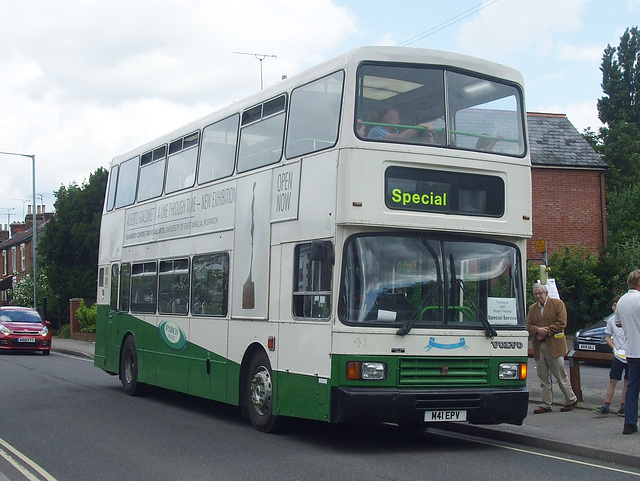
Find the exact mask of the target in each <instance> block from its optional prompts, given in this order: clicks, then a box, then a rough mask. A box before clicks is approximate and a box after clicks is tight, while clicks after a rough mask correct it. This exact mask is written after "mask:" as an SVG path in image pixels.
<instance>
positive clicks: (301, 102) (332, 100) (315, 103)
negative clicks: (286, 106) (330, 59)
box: [285, 72, 344, 159]
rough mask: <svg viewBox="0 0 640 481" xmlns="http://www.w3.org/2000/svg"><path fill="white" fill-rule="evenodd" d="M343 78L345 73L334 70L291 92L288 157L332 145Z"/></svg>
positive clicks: (337, 122) (336, 137)
mask: <svg viewBox="0 0 640 481" xmlns="http://www.w3.org/2000/svg"><path fill="white" fill-rule="evenodd" d="M343 80H344V72H336V73H334V74H332V75H329V76H328V77H324V78H321V79H319V80H316V81H314V82H311V83H309V84H307V85H303V86H302V87H298V88H297V89H295V90H294V91H293V92H292V94H291V108H290V112H289V125H288V127H287V130H288V133H287V145H286V149H285V155H286V157H287V158H288V159H291V158H293V157H297V156H299V155H304V154H309V153H311V152H317V151H319V150H323V149H328V148H329V147H333V146H334V145H335V143H336V141H337V140H338V126H339V124H340V107H341V106H342V83H343Z"/></svg>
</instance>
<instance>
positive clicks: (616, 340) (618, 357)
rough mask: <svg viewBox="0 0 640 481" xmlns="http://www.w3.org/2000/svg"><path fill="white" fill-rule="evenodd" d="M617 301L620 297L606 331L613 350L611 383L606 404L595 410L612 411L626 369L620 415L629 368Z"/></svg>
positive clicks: (605, 412) (601, 411)
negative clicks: (617, 310)
mask: <svg viewBox="0 0 640 481" xmlns="http://www.w3.org/2000/svg"><path fill="white" fill-rule="evenodd" d="M617 303H618V299H616V300H615V301H613V305H612V306H611V309H612V310H613V314H612V315H611V316H610V317H609V318H608V319H607V327H606V328H605V331H604V332H605V334H606V335H607V337H606V341H607V344H608V345H609V347H610V348H611V350H612V351H613V362H612V363H611V369H610V370H609V385H608V386H607V393H606V394H605V396H604V404H603V405H602V406H601V407H599V408H595V409H594V410H593V412H594V413H596V414H609V413H610V412H611V401H612V400H613V394H614V393H615V391H616V385H617V384H618V381H620V379H622V371H624V383H623V385H622V400H621V401H620V409H618V415H619V416H624V397H625V395H626V393H627V385H628V383H629V370H628V369H627V358H626V355H625V350H626V345H627V338H626V336H625V334H624V329H622V324H621V323H620V319H618V316H617V314H616V313H615V311H616V305H617Z"/></svg>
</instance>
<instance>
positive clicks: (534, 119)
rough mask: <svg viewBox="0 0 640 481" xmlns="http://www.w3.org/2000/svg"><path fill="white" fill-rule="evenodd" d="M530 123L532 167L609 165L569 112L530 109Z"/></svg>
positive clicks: (604, 167)
mask: <svg viewBox="0 0 640 481" xmlns="http://www.w3.org/2000/svg"><path fill="white" fill-rule="evenodd" d="M527 124H528V127H529V145H530V146H531V165H532V166H533V167H536V166H540V167H542V166H549V167H571V168H582V169H585V168H586V169H606V168H607V164H606V163H605V162H604V161H603V160H602V158H601V157H600V155H599V154H598V153H597V152H596V151H595V150H593V148H592V147H591V146H590V145H589V143H588V142H587V141H586V140H585V139H584V137H582V135H580V133H579V132H578V130H577V129H576V128H575V127H574V126H573V124H572V123H571V122H569V119H568V118H567V116H566V115H564V114H545V113H537V112H527Z"/></svg>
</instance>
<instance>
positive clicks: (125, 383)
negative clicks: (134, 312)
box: [120, 336, 144, 396]
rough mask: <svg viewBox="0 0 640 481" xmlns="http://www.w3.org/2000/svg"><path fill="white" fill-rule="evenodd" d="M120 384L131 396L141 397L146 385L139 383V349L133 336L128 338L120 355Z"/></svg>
mask: <svg viewBox="0 0 640 481" xmlns="http://www.w3.org/2000/svg"><path fill="white" fill-rule="evenodd" d="M120 382H121V383H122V388H123V389H124V392H125V393H126V394H127V395H129V396H139V395H141V394H142V393H143V391H144V384H142V383H141V382H139V381H138V349H137V348H136V341H135V339H134V338H133V336H128V337H127V339H126V340H125V341H124V345H123V346H122V352H121V353H120Z"/></svg>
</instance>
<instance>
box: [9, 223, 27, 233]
mask: <svg viewBox="0 0 640 481" xmlns="http://www.w3.org/2000/svg"><path fill="white" fill-rule="evenodd" d="M10 227H11V237H13V236H14V235H16V234H18V233H20V232H24V231H25V230H27V225H26V224H25V223H23V222H16V223H14V224H11V226H10Z"/></svg>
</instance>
